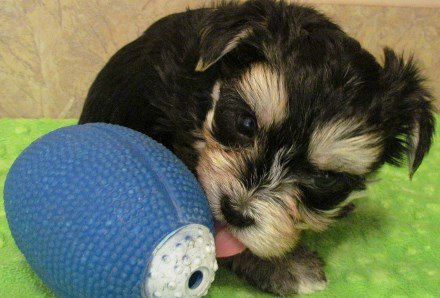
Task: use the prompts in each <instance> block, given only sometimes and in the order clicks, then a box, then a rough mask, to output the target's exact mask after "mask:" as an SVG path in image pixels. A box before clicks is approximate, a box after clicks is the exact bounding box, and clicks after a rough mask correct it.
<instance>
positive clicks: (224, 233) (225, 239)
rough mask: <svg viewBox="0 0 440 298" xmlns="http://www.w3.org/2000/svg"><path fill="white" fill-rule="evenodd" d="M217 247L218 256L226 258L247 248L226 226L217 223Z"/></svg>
mask: <svg viewBox="0 0 440 298" xmlns="http://www.w3.org/2000/svg"><path fill="white" fill-rule="evenodd" d="M215 232H216V233H215V248H216V255H217V258H226V257H230V256H233V255H237V254H239V253H241V252H243V250H245V249H246V246H244V245H243V244H242V243H241V242H240V241H238V239H237V238H235V237H234V236H232V234H231V233H230V232H229V231H228V230H227V229H226V227H225V226H221V225H219V224H217V223H216V224H215Z"/></svg>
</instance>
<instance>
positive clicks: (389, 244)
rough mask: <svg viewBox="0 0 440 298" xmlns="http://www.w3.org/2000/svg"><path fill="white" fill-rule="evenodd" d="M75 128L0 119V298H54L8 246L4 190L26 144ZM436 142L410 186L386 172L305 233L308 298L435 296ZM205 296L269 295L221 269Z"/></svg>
mask: <svg viewBox="0 0 440 298" xmlns="http://www.w3.org/2000/svg"><path fill="white" fill-rule="evenodd" d="M438 120H440V119H438ZM439 122H440V121H439ZM74 123H75V120H49V119H42V120H11V119H0V194H1V198H0V297H3V298H9V297H14V298H15V297H18V298H26V297H52V296H53V295H52V294H51V293H50V291H49V290H48V289H47V288H45V286H44V285H43V284H42V282H41V281H40V280H39V279H38V277H37V276H36V275H35V274H34V273H33V272H32V270H31V269H30V267H29V266H28V265H27V263H26V261H25V259H24V257H23V255H22V254H21V253H20V252H19V250H18V249H17V247H16V246H15V243H14V241H13V239H12V236H11V233H10V231H9V228H8V225H7V222H6V217H5V212H4V204H3V185H4V180H5V177H6V174H7V172H8V169H9V168H10V166H11V164H12V162H13V161H14V160H15V158H16V157H17V156H18V154H19V153H20V152H21V151H22V150H23V149H24V148H25V147H26V146H28V145H29V144H30V143H31V142H32V141H33V140H35V139H36V138H38V137H40V136H41V135H43V134H45V133H47V132H49V131H51V130H54V129H56V128H59V127H61V126H66V125H69V124H74ZM439 128H440V127H439ZM438 130H439V129H438ZM436 139H437V142H434V147H433V148H432V149H431V152H430V154H429V155H428V156H427V158H426V159H425V161H424V163H423V164H422V166H421V167H420V168H419V170H418V172H417V173H416V175H415V177H414V178H413V181H409V179H408V173H407V169H405V168H402V169H397V168H392V167H388V166H387V167H385V168H383V169H382V171H381V173H380V175H379V178H381V181H380V182H378V183H376V184H374V185H372V186H371V187H370V190H369V193H368V196H367V197H366V198H364V199H360V200H359V201H358V202H357V203H356V205H357V208H356V210H355V212H354V213H353V214H352V215H351V216H350V217H348V218H346V219H343V220H341V221H340V222H338V223H336V224H335V225H333V226H332V227H331V228H330V229H329V230H328V231H326V232H323V233H320V234H315V233H307V234H306V235H305V239H304V241H305V242H306V244H307V245H309V246H310V247H312V248H313V249H314V250H316V251H318V252H319V254H320V255H321V256H322V257H323V259H324V260H325V262H326V272H327V278H328V280H329V287H328V289H326V290H325V291H323V292H320V293H318V294H314V295H311V296H312V297H439V295H440V235H439V234H440V200H439V194H438V193H437V191H440V187H439V185H440V171H439V170H440V166H439V165H440V150H439V149H440V143H439V141H440V137H436ZM208 297H222V298H223V297H271V295H268V294H265V293H262V292H259V291H257V290H256V289H254V288H252V287H251V286H249V285H248V284H246V282H244V281H242V280H240V279H239V278H238V277H236V276H235V275H234V274H232V273H230V272H227V271H226V270H222V269H220V270H219V272H218V274H217V277H216V280H215V282H214V284H213V286H212V287H211V289H210V291H209V295H208Z"/></svg>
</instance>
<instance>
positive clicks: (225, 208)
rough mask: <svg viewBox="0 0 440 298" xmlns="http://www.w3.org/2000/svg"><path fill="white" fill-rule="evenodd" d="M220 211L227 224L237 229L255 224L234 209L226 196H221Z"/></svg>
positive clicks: (252, 220) (251, 219)
mask: <svg viewBox="0 0 440 298" xmlns="http://www.w3.org/2000/svg"><path fill="white" fill-rule="evenodd" d="M221 211H222V213H223V216H224V218H225V219H226V221H227V222H228V224H230V225H233V226H235V227H237V228H245V227H248V226H251V225H253V224H254V223H255V220H254V219H253V218H251V217H249V216H246V215H244V214H243V213H242V212H241V211H239V210H238V208H236V207H234V206H233V205H232V204H231V203H230V200H229V198H228V197H227V196H223V197H222V199H221Z"/></svg>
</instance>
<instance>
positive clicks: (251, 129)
mask: <svg viewBox="0 0 440 298" xmlns="http://www.w3.org/2000/svg"><path fill="white" fill-rule="evenodd" d="M236 127H237V130H238V132H239V133H241V134H243V135H245V136H248V137H252V136H253V135H254V133H255V131H256V129H257V120H255V118H254V117H253V116H252V115H248V114H245V115H240V116H239V117H238V120H237V124H236Z"/></svg>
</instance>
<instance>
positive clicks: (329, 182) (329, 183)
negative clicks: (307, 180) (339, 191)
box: [313, 173, 340, 189]
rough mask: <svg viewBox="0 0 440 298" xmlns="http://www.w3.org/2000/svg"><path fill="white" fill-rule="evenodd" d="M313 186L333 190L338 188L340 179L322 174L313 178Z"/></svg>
mask: <svg viewBox="0 0 440 298" xmlns="http://www.w3.org/2000/svg"><path fill="white" fill-rule="evenodd" d="M313 184H314V185H315V186H316V187H317V188H324V189H325V188H331V187H334V186H337V185H338V184H340V183H339V180H338V177H335V176H334V175H332V174H329V173H322V174H320V175H318V176H316V177H314V178H313Z"/></svg>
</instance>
